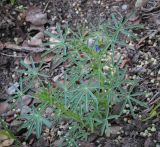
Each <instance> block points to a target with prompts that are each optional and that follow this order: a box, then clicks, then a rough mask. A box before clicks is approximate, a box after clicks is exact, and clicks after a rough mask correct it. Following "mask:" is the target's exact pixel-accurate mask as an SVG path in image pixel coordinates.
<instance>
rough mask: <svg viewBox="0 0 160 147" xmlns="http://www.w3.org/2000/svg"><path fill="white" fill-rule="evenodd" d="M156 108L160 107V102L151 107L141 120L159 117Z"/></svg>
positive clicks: (159, 112)
mask: <svg viewBox="0 0 160 147" xmlns="http://www.w3.org/2000/svg"><path fill="white" fill-rule="evenodd" d="M158 109H160V102H159V103H158V104H157V105H156V106H155V107H153V109H152V110H151V111H150V112H149V114H148V115H149V116H148V117H147V118H145V119H144V120H143V121H147V120H149V119H153V118H154V117H159V115H160V111H159V110H158Z"/></svg>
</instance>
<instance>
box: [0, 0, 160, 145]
mask: <svg viewBox="0 0 160 147" xmlns="http://www.w3.org/2000/svg"><path fill="white" fill-rule="evenodd" d="M134 4H135V0H99V1H98V0H25V1H22V0H17V2H16V4H15V5H11V4H10V2H9V0H2V1H1V2H0V46H1V43H6V42H12V43H14V44H17V45H22V43H23V42H24V41H25V40H27V39H28V38H29V37H30V36H34V34H35V32H34V31H33V32H32V33H31V32H29V31H28V29H29V24H28V23H26V22H25V21H24V20H23V17H21V18H20V16H22V15H23V14H24V13H23V12H24V11H25V10H26V9H27V8H28V7H32V6H36V7H40V8H41V9H42V10H43V11H44V12H45V13H47V18H48V22H47V24H45V27H49V26H55V25H56V24H57V23H59V24H60V25H61V26H62V27H63V26H65V25H66V24H67V25H69V26H70V27H71V28H73V29H74V28H75V27H76V26H77V24H83V25H86V26H88V27H89V26H90V25H91V24H94V25H96V24H98V23H99V22H103V21H106V20H108V18H110V16H111V14H113V13H116V14H117V13H118V14H119V17H122V18H123V16H128V14H129V13H131V12H132V11H133V10H134V9H135V7H134ZM153 8H154V9H153ZM159 14H160V3H159V1H156V0H149V1H148V3H147V5H145V6H144V7H143V9H141V10H138V11H137V12H136V14H135V17H134V19H133V20H131V23H137V24H143V25H144V29H141V30H140V31H139V32H138V34H137V35H138V37H139V40H138V41H137V40H136V41H135V42H133V45H134V47H135V48H134V49H133V50H127V51H126V52H127V53H126V54H127V56H128V57H127V58H129V60H130V62H131V64H129V65H128V66H129V67H128V68H129V72H128V77H130V78H133V79H134V78H137V79H139V80H140V84H139V87H138V88H139V89H140V90H141V91H145V92H146V93H150V95H149V96H146V97H144V98H143V99H144V100H145V101H150V100H153V105H152V106H154V105H155V104H156V103H158V100H159V98H160V97H159V95H158V96H156V98H154V96H155V95H156V94H158V93H160V39H159V38H160V15H159ZM24 22H25V23H24ZM0 49H1V48H0ZM28 54H30V53H28V52H21V51H17V50H14V49H4V50H1V51H0V102H4V101H5V100H6V99H7V98H8V97H9V95H8V94H7V92H6V89H7V88H8V86H10V84H11V83H15V82H16V81H17V79H18V78H19V75H18V74H17V73H16V72H15V71H16V68H17V67H19V62H20V60H22V59H24V57H25V56H27V55H28ZM146 56H147V57H146ZM146 63H147V64H146ZM155 99H157V101H155ZM139 112H141V113H142V114H144V112H145V110H139ZM124 118H125V117H124ZM124 120H125V119H124ZM124 120H120V122H117V124H118V125H119V126H121V127H122V130H121V132H120V133H119V134H114V135H112V136H110V137H108V138H107V137H99V136H96V137H93V136H92V135H91V137H90V138H91V139H90V141H88V142H83V141H82V143H81V146H83V147H95V146H97V147H98V146H99V147H100V146H104V147H155V146H156V147H159V146H160V127H159V126H160V120H159V117H157V118H153V119H151V120H148V121H146V122H142V121H140V120H139V119H138V118H137V119H136V120H130V118H128V120H127V121H124ZM153 125H154V126H155V128H156V131H153V132H152V131H150V134H151V135H150V136H144V135H142V134H140V133H141V132H144V131H145V130H146V129H147V128H148V127H152V126H153ZM11 128H12V130H14V129H13V127H11ZM22 134H23V133H22ZM17 136H18V138H19V136H21V134H20V135H19V134H18V135H17ZM22 138H23V139H20V140H21V142H23V141H24V137H22ZM56 141H57V142H58V141H59V140H58V139H57V140H56V139H54V142H56ZM54 142H53V141H52V142H50V143H48V142H46V140H44V138H41V139H39V140H36V139H34V136H33V137H31V138H30V139H28V141H27V144H26V145H23V146H26V147H28V146H33V147H38V146H42V144H43V146H46V147H47V146H56V145H55V144H54Z"/></svg>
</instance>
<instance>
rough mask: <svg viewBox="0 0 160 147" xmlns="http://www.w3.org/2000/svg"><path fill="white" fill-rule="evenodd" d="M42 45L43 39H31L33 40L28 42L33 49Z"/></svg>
mask: <svg viewBox="0 0 160 147" xmlns="http://www.w3.org/2000/svg"><path fill="white" fill-rule="evenodd" d="M41 45H42V39H37V38H31V40H29V41H28V46H31V47H38V46H41Z"/></svg>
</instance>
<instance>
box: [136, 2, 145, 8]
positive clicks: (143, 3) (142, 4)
mask: <svg viewBox="0 0 160 147" xmlns="http://www.w3.org/2000/svg"><path fill="white" fill-rule="evenodd" d="M147 2H148V0H137V1H136V3H135V8H142V7H143V6H145V5H146V4H147Z"/></svg>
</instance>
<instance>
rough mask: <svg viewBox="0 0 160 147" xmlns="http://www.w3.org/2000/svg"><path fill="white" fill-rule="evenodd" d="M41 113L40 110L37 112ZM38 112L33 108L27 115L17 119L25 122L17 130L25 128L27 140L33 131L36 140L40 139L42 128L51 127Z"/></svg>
mask: <svg viewBox="0 0 160 147" xmlns="http://www.w3.org/2000/svg"><path fill="white" fill-rule="evenodd" d="M39 108H40V107H39ZM39 111H42V110H39ZM39 111H38V110H36V109H35V108H33V109H32V111H31V112H30V113H29V114H24V115H21V116H20V117H19V119H25V122H24V123H23V124H22V126H21V127H20V128H19V130H21V129H22V128H27V129H28V132H27V136H26V137H27V138H28V137H29V136H30V135H31V134H32V133H33V132H34V131H35V133H36V136H37V138H40V136H41V133H42V126H43V125H46V126H47V127H51V122H50V121H49V120H48V119H46V118H45V117H43V116H42V115H41V114H40V113H39Z"/></svg>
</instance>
